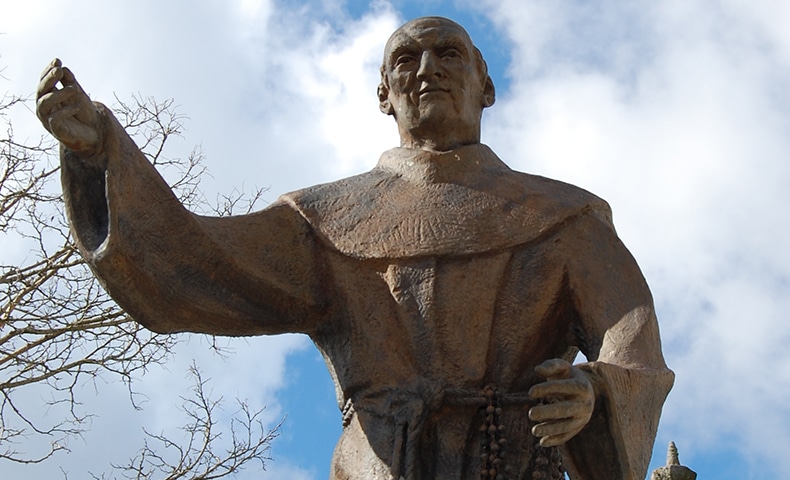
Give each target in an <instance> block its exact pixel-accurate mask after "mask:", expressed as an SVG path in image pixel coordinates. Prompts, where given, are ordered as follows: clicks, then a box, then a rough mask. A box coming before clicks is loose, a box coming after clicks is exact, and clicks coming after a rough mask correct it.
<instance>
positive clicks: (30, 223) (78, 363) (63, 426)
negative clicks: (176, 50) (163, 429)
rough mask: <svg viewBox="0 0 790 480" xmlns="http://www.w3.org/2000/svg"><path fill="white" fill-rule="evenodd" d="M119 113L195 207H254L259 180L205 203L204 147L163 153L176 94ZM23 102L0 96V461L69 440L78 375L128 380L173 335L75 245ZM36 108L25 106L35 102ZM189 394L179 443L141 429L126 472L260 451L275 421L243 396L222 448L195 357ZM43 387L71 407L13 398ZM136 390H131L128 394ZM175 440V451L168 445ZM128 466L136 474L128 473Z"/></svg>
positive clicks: (82, 379)
mask: <svg viewBox="0 0 790 480" xmlns="http://www.w3.org/2000/svg"><path fill="white" fill-rule="evenodd" d="M116 100H117V106H116V107H115V108H114V110H115V114H116V116H117V117H118V119H119V121H120V122H121V123H122V124H123V125H124V127H125V128H126V129H127V131H128V132H129V133H130V134H131V135H132V136H133V137H134V138H135V140H136V142H137V143H138V145H139V146H140V147H141V149H142V150H143V152H144V153H145V154H146V156H147V157H148V158H149V160H150V161H151V162H152V163H153V164H154V165H156V166H157V168H159V169H160V171H161V172H162V173H163V175H164V176H165V178H166V179H167V180H168V181H169V182H170V183H171V185H172V186H173V188H174V191H175V192H176V193H177V195H178V196H179V197H180V198H181V200H182V201H183V202H184V203H185V204H186V205H187V206H188V207H190V208H192V209H193V210H196V211H206V210H213V211H215V212H216V213H219V214H229V213H234V211H236V210H239V209H242V210H243V209H246V210H247V211H249V210H250V209H251V208H252V207H253V205H254V204H255V202H256V201H257V200H258V199H259V197H260V194H261V191H260V190H258V191H256V192H254V193H253V194H252V195H244V194H243V193H238V192H237V193H235V194H234V195H233V196H229V197H224V198H221V199H219V205H218V206H215V207H213V208H212V207H210V206H209V202H207V201H206V200H205V198H204V196H203V195H202V193H201V191H200V189H199V181H200V178H201V176H202V175H205V168H204V166H203V163H202V161H203V157H202V153H201V152H200V150H199V149H195V150H193V151H192V152H191V153H190V154H189V155H188V156H187V157H186V158H180V157H169V156H167V155H166V153H165V152H166V146H167V144H168V140H169V139H171V138H172V137H174V136H179V135H180V134H181V129H182V122H183V120H184V117H183V116H181V115H179V114H178V113H177V111H176V108H175V106H174V103H173V101H172V100H168V101H164V102H157V101H155V100H153V99H151V98H145V97H142V96H140V95H137V96H134V97H132V100H131V101H130V102H123V101H120V100H118V99H116ZM15 108H26V109H29V106H28V105H27V103H26V101H25V100H23V99H21V98H19V97H14V96H9V95H5V96H3V97H2V98H0V129H2V130H3V131H2V132H0V244H2V245H5V246H4V247H3V248H2V249H0V463H1V462H4V461H8V462H17V463H39V462H43V461H46V460H48V459H51V458H52V457H53V455H55V454H56V453H57V452H58V451H59V450H64V449H66V448H67V447H66V446H65V445H66V444H67V441H68V439H69V438H72V437H74V436H79V435H80V434H81V433H82V432H84V431H85V429H86V428H88V420H89V418H90V413H88V412H85V411H84V409H83V408H82V406H81V403H80V398H78V397H79V388H78V386H80V385H84V384H85V383H86V382H91V381H95V379H96V378H98V377H99V376H103V377H107V376H110V377H113V378H115V379H120V380H122V381H124V382H126V384H127V385H128V386H129V389H130V390H129V391H130V394H131V392H133V390H132V383H133V380H134V379H135V377H136V375H137V374H139V373H140V372H141V371H142V370H145V369H146V368H148V367H149V366H151V365H153V364H157V363H162V362H163V361H164V360H165V359H166V358H167V357H168V355H169V354H170V353H171V352H172V349H173V347H174V345H175V342H176V341H177V337H175V336H172V335H158V334H153V333H151V332H149V331H147V330H145V329H144V328H142V327H140V326H139V325H138V324H137V323H136V322H134V321H132V320H131V319H130V318H129V317H128V316H127V315H126V313H125V312H124V311H123V310H122V309H121V308H120V307H118V305H116V304H115V302H113V301H112V299H111V298H110V297H109V296H108V295H107V294H106V293H105V292H104V290H103V289H102V288H101V286H100V285H99V283H98V282H97V280H96V279H95V278H94V276H93V275H92V274H91V272H90V270H89V268H88V267H87V265H86V264H85V263H84V261H83V260H82V258H81V257H80V255H79V253H78V252H77V250H76V247H75V245H74V242H73V241H72V239H71V237H70V235H69V231H68V226H67V223H66V220H65V217H64V213H63V208H62V207H63V206H62V198H61V195H60V189H59V187H58V186H57V182H56V178H57V175H58V160H57V153H58V152H57V145H56V144H55V143H53V142H52V141H50V140H47V139H45V138H43V137H42V138H41V139H40V140H37V141H34V142H30V141H27V140H25V141H17V140H15V137H14V130H13V125H12V122H11V120H10V118H11V116H10V115H9V113H10V112H11V110H12V109H15ZM30 115H32V113H30ZM193 374H194V375H195V390H194V392H192V393H193V396H191V397H187V398H186V399H185V410H184V411H185V412H186V415H187V424H186V427H185V429H186V431H187V432H189V434H190V435H189V436H188V438H187V440H186V443H178V442H175V441H171V440H169V439H168V438H167V437H166V436H164V435H163V434H147V435H148V440H147V442H146V444H145V445H144V446H143V448H142V450H141V451H140V453H139V455H138V456H137V457H136V458H135V459H134V460H132V461H131V462H130V463H129V464H128V465H125V466H119V467H118V468H119V469H120V470H121V471H122V472H123V475H125V476H126V478H137V479H149V478H155V476H156V478H160V476H161V478H167V479H176V478H179V479H180V478H220V477H223V476H226V475H228V474H230V473H234V472H236V471H237V470H238V469H240V468H241V467H242V466H243V465H245V464H247V463H248V462H250V461H253V460H257V461H259V462H263V461H264V460H266V459H267V458H268V457H267V452H268V445H269V443H270V441H271V440H272V439H273V438H274V436H276V434H277V430H276V428H275V429H274V430H272V431H266V430H265V429H264V428H263V425H262V424H261V423H260V419H259V417H260V414H261V411H260V410H255V409H251V408H250V407H249V406H248V405H247V404H246V403H243V402H242V403H241V404H240V405H239V416H237V417H236V418H235V419H234V420H233V423H232V425H231V426H230V431H229V432H228V433H226V434H225V435H226V436H230V448H229V449H228V450H227V451H225V452H223V453H218V452H217V451H215V450H214V449H215V448H218V447H217V446H218V445H219V444H218V442H217V439H218V437H219V436H221V435H222V434H221V433H220V432H218V431H217V424H216V420H215V419H214V416H213V413H214V411H215V409H216V408H217V407H218V401H217V400H212V399H210V398H209V397H208V396H207V395H206V390H205V389H204V386H205V381H204V380H203V379H202V378H201V376H200V373H199V372H198V371H197V369H196V367H193ZM30 388H38V389H41V388H43V389H44V390H45V391H46V393H47V396H48V398H49V404H50V405H51V406H53V407H58V409H59V410H58V411H64V412H66V413H65V414H64V415H63V416H61V417H60V418H58V419H56V420H43V419H42V417H41V416H39V415H36V414H35V413H36V412H31V411H30V410H29V409H30V407H29V406H28V405H25V404H24V402H22V401H20V400H18V399H19V398H21V397H20V394H21V393H22V392H23V391H24V390H25V389H30ZM130 398H133V395H130ZM31 437H37V438H38V439H42V438H45V439H47V440H48V442H44V443H48V444H49V447H48V448H47V449H45V450H42V451H37V452H36V451H32V452H31V451H27V450H26V449H27V448H28V446H27V445H29V444H30V439H31ZM173 452H177V454H176V455H172V453H173ZM130 475H131V476H130Z"/></svg>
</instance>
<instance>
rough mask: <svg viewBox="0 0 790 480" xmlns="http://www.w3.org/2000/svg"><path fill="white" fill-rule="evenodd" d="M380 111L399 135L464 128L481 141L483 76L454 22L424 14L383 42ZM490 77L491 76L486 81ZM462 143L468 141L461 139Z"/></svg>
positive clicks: (442, 133)
mask: <svg viewBox="0 0 790 480" xmlns="http://www.w3.org/2000/svg"><path fill="white" fill-rule="evenodd" d="M382 68H383V70H382V74H383V77H384V78H383V84H382V85H383V86H382V87H381V88H382V89H383V91H382V89H380V91H379V99H380V101H381V108H382V111H385V112H386V113H389V114H391V115H394V116H395V119H396V121H397V122H398V128H399V130H400V131H401V137H402V138H403V137H404V134H405V135H406V136H407V137H408V136H409V135H411V136H414V137H420V138H430V137H432V136H433V137H442V136H447V135H448V134H457V133H459V132H465V131H467V130H469V131H472V132H474V134H473V136H476V138H473V139H471V140H473V141H479V131H480V118H481V115H482V111H483V107H485V106H488V105H489V104H490V103H493V84H491V85H490V90H491V95H492V99H491V101H490V102H489V101H488V100H487V99H486V98H485V90H486V88H487V87H488V84H487V82H486V80H487V78H481V76H482V75H484V73H482V70H481V69H480V68H479V65H478V59H477V57H476V56H475V51H474V45H472V41H471V39H470V38H469V35H468V34H467V33H466V31H465V30H464V29H463V28H462V27H460V26H459V25H458V24H456V23H455V22H452V21H450V20H447V19H444V18H437V17H428V18H419V19H416V20H413V21H411V22H409V23H407V24H406V25H404V26H403V27H401V28H400V29H398V30H397V31H396V32H395V33H394V34H393V35H392V37H390V39H389V41H388V42H387V47H386V49H385V53H384V64H383V67H382ZM488 82H489V83H490V80H489V81H488ZM462 143H469V142H465V141H463V140H462Z"/></svg>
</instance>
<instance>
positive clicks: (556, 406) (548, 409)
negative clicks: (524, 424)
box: [529, 402, 591, 422]
mask: <svg viewBox="0 0 790 480" xmlns="http://www.w3.org/2000/svg"><path fill="white" fill-rule="evenodd" d="M590 406H591V405H585V404H584V403H582V402H556V403H549V404H546V405H537V406H535V407H532V408H530V409H529V419H530V420H532V421H533V422H548V421H553V420H561V419H567V418H583V417H585V416H587V411H588V410H589V407H590Z"/></svg>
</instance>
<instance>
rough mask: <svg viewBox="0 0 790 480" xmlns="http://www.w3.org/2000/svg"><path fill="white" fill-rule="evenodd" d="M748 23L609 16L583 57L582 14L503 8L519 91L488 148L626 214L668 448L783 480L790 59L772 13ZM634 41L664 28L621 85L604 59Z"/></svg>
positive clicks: (735, 16) (754, 15)
mask: <svg viewBox="0 0 790 480" xmlns="http://www.w3.org/2000/svg"><path fill="white" fill-rule="evenodd" d="M601 4H603V5H607V6H611V4H610V2H600V4H596V5H599V6H600V5H601ZM744 5H745V4H738V3H736V2H722V3H719V4H716V3H715V2H714V3H713V4H711V3H705V2H682V3H681V2H662V3H660V4H652V5H651V6H646V5H644V2H641V5H640V6H646V8H645V9H644V10H643V11H640V12H637V13H634V11H631V12H625V13H624V12H623V11H622V10H621V9H618V8H612V9H609V10H607V11H606V15H609V16H610V18H603V19H602V18H600V17H591V18H589V20H590V23H593V24H598V25H605V26H606V27H607V28H610V29H612V30H611V31H606V32H604V31H597V32H594V33H596V34H597V35H603V36H602V37H596V36H595V35H593V36H592V37H591V38H593V39H594V40H596V41H597V42H596V41H593V42H592V45H575V46H576V47H577V48H578V49H579V51H578V52H574V51H573V49H572V48H566V42H569V41H570V42H571V45H572V46H573V45H574V44H573V41H574V40H573V39H570V40H569V38H568V37H569V36H572V35H573V33H572V32H573V27H575V26H577V25H578V22H579V19H580V18H579V17H580V16H581V15H588V14H590V12H589V11H588V10H585V9H584V8H577V7H579V5H577V4H576V3H575V2H560V3H559V6H557V5H552V6H551V7H549V6H547V4H545V3H542V2H501V3H499V2H498V3H497V4H496V6H494V4H493V3H491V4H490V6H491V7H492V8H493V9H494V13H493V18H494V19H495V21H496V22H498V23H499V24H500V25H502V26H503V27H504V28H505V29H506V32H507V34H508V35H509V37H510V38H511V39H512V40H513V41H514V42H515V50H514V61H513V67H512V69H511V71H510V75H511V77H512V79H511V80H512V82H513V87H512V91H511V92H510V93H509V95H507V96H505V98H504V101H501V102H500V104H499V105H497V106H496V107H495V110H493V111H492V112H491V113H490V118H489V123H488V124H487V126H486V132H487V134H488V137H490V138H491V139H492V140H491V143H493V144H495V145H498V146H499V145H501V146H503V147H504V148H497V150H499V151H500V153H501V154H502V155H503V157H505V158H506V159H510V162H511V163H513V164H514V165H516V166H517V167H518V168H520V169H525V170H528V171H537V172H539V173H543V174H546V175H548V176H552V177H555V178H560V179H563V180H566V181H570V182H571V183H576V184H579V185H582V186H584V187H586V188H589V189H590V190H592V191H593V192H596V193H598V194H601V195H602V196H604V197H605V198H606V199H607V200H609V201H610V203H611V204H612V205H613V208H614V214H615V222H616V224H617V225H618V228H619V232H620V234H621V236H622V237H623V238H624V239H625V241H626V243H627V244H628V245H629V247H630V248H631V249H632V251H633V252H634V253H635V254H636V257H637V259H638V260H639V261H640V263H641V265H642V267H643V270H644V271H645V272H646V275H647V278H648V280H649V281H650V283H651V285H652V287H653V292H654V295H655V297H656V301H657V305H658V308H659V314H660V315H661V321H662V331H663V334H664V335H663V336H664V344H665V353H666V356H667V360H668V362H669V363H670V366H671V367H673V368H674V369H675V370H676V372H677V374H678V378H677V383H676V386H675V390H674V392H673V393H672V395H671V396H670V400H669V402H668V403H667V406H666V408H665V418H664V423H663V425H662V430H664V431H669V432H671V435H672V437H673V438H674V439H675V440H677V441H678V442H679V443H681V444H682V445H688V448H684V451H686V455H685V458H686V460H687V462H688V463H689V464H691V465H692V466H693V462H694V458H695V457H694V456H689V455H688V453H689V451H690V452H693V453H695V454H697V455H702V454H703V452H705V451H707V452H711V451H713V452H715V451H717V449H719V450H723V449H724V448H733V446H732V445H730V446H729V447H727V445H728V444H729V443H731V442H728V441H726V440H725V441H723V440H722V437H724V438H729V439H731V441H732V443H737V444H738V446H737V451H739V452H742V454H743V455H744V456H745V457H747V458H749V459H751V463H752V464H754V465H755V468H756V466H757V465H759V466H760V468H762V469H763V473H765V472H767V471H772V472H776V475H775V476H781V472H786V471H787V470H788V468H790V462H788V460H787V457H786V455H784V453H783V452H785V451H786V450H787V449H788V448H790V436H788V435H787V433H786V429H785V428H784V426H786V425H787V424H788V421H789V420H790V417H789V416H788V415H789V414H790V411H788V408H787V407H786V406H785V405H786V398H787V395H788V393H790V378H788V377H790V354H788V353H787V352H786V349H785V348H784V347H785V345H786V342H787V340H788V339H789V338H790V326H789V325H788V323H787V322H786V320H785V318H784V317H785V313H784V312H786V311H787V308H788V307H790V301H788V300H787V299H788V294H789V293H790V282H789V281H788V280H789V279H790V256H788V253H787V248H786V245H788V244H790V225H788V224H787V222H785V221H784V218H785V217H786V212H784V209H785V206H786V205H788V204H790V192H788V191H787V189H786V187H785V185H786V184H787V183H788V181H790V166H788V163H787V155H788V152H790V137H788V136H787V132H788V126H790V111H789V110H788V105H789V104H788V96H787V94H786V93H784V92H785V90H784V87H783V85H786V82H787V80H788V78H787V77H788V75H787V69H786V61H787V58H788V55H789V54H790V44H788V42H787V34H786V33H785V30H786V29H785V30H780V29H777V28H764V27H770V26H772V25H775V24H776V20H775V16H776V13H777V12H776V11H775V10H773V9H771V8H762V7H765V6H762V7H761V8H758V9H756V10H750V13H749V15H747V16H745V17H744V16H742V15H741V14H742V13H743V10H745V7H744ZM588 7H589V5H588ZM749 8H751V6H750V7H749ZM580 10H581V11H580ZM514 12H518V13H514ZM530 15H532V17H531V18H530ZM525 16H526V17H525ZM535 23H537V24H538V25H534V24H535ZM634 23H636V24H639V25H652V26H653V28H652V29H649V30H646V31H645V32H643V35H642V36H640V37H639V38H635V39H634V40H633V42H631V46H632V47H633V50H632V53H633V54H634V55H636V56H639V55H642V56H643V57H644V58H641V59H640V60H639V61H638V62H636V63H635V64H634V65H633V66H634V68H633V70H632V71H631V72H630V74H629V75H625V76H624V75H623V71H624V69H623V68H622V66H621V64H620V63H619V62H612V63H611V64H607V63H606V62H600V61H597V60H596V58H597V57H599V56H600V55H601V54H602V53H609V52H610V49H609V48H608V45H609V42H611V41H612V39H613V38H614V39H617V41H618V42H625V43H626V45H624V46H623V45H621V47H620V48H621V49H624V50H628V48H629V45H628V43H629V40H628V35H629V31H630V30H631V29H632V28H633V24H634ZM525 24H526V26H527V28H524V25H525ZM531 26H535V28H530V27H531ZM581 28H586V29H588V30H595V29H596V27H595V26H587V27H581ZM599 50H600V51H599ZM584 55H587V57H586V58H585V57H584ZM536 64H538V65H540V67H539V68H536V67H535V65H536ZM783 67H784V69H783ZM782 72H784V73H782ZM514 159H515V160H514ZM757 411H759V413H757ZM665 434H666V433H665ZM767 439H770V441H769V440H767ZM766 444H770V447H769V446H767V445H766ZM661 448H663V446H662V447H660V448H659V450H661ZM658 460H659V461H660V460H661V459H658Z"/></svg>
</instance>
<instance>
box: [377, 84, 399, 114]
mask: <svg viewBox="0 0 790 480" xmlns="http://www.w3.org/2000/svg"><path fill="white" fill-rule="evenodd" d="M376 93H377V94H378V96H379V110H381V113H384V114H387V115H394V114H395V109H394V108H392V103H390V98H389V97H390V90H389V88H387V87H386V86H385V85H384V83H383V82H382V83H379V87H378V88H377V89H376Z"/></svg>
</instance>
